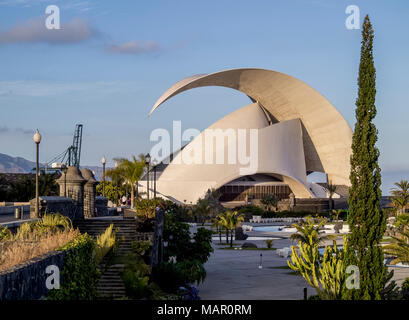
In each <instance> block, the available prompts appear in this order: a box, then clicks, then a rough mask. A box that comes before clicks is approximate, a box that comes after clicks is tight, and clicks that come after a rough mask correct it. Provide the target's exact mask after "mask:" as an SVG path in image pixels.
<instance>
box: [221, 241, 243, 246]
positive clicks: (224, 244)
mask: <svg viewBox="0 0 409 320" xmlns="http://www.w3.org/2000/svg"><path fill="white" fill-rule="evenodd" d="M215 245H216V246H229V245H230V242H229V243H227V242H222V243H219V242H218V243H215ZM238 245H239V243H234V242H233V246H238Z"/></svg>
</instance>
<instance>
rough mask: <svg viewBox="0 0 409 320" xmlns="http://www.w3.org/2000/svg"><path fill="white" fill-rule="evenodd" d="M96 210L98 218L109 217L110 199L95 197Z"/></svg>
mask: <svg viewBox="0 0 409 320" xmlns="http://www.w3.org/2000/svg"><path fill="white" fill-rule="evenodd" d="M95 209H96V214H97V216H98V217H105V216H108V215H109V212H108V199H107V198H106V197H102V196H96V197H95Z"/></svg>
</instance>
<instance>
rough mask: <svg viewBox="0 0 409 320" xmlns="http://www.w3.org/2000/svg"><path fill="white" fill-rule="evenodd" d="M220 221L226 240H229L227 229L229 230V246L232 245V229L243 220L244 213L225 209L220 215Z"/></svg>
mask: <svg viewBox="0 0 409 320" xmlns="http://www.w3.org/2000/svg"><path fill="white" fill-rule="evenodd" d="M220 219H221V223H222V225H223V227H224V228H225V229H226V242H227V243H228V242H229V231H230V247H233V232H234V229H236V227H237V226H238V225H239V224H240V223H241V222H242V221H244V215H243V214H238V212H237V211H225V212H224V213H223V214H222V215H220Z"/></svg>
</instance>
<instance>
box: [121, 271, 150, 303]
mask: <svg viewBox="0 0 409 320" xmlns="http://www.w3.org/2000/svg"><path fill="white" fill-rule="evenodd" d="M121 278H122V281H123V283H124V286H125V291H126V295H127V297H129V298H132V299H141V298H144V297H147V296H149V295H150V290H149V286H148V282H149V277H148V276H143V275H142V274H141V273H140V272H139V271H136V272H135V271H132V270H129V269H126V270H124V272H123V273H122V276H121Z"/></svg>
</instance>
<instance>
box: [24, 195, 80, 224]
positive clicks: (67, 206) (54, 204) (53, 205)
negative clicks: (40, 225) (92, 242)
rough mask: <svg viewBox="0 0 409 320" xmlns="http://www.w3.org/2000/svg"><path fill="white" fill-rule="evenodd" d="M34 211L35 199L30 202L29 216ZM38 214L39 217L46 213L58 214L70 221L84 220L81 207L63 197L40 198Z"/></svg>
mask: <svg viewBox="0 0 409 320" xmlns="http://www.w3.org/2000/svg"><path fill="white" fill-rule="evenodd" d="M34 210H35V199H32V200H31V201H30V211H31V214H30V215H32V214H34ZM39 213H40V217H42V216H43V215H44V214H46V213H59V214H62V215H63V216H66V217H68V218H70V219H71V221H74V220H77V219H84V213H83V208H82V206H78V205H77V203H76V202H75V201H74V200H73V199H71V198H65V197H40V207H39Z"/></svg>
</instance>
